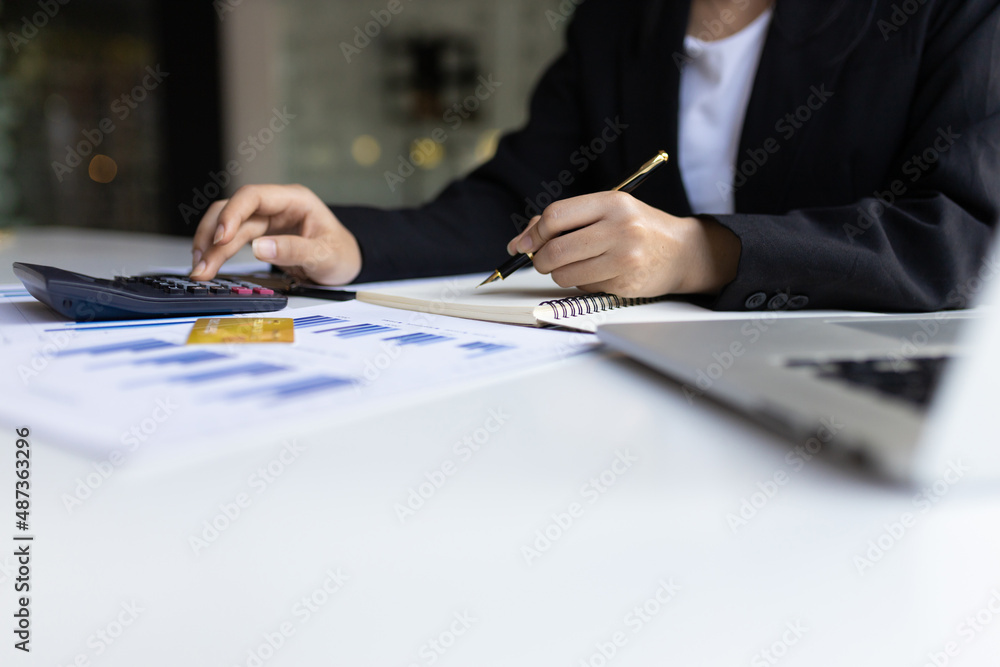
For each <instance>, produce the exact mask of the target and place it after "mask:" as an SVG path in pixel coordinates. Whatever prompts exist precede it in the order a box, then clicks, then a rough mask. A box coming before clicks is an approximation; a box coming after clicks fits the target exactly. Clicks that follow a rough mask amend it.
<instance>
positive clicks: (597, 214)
mask: <svg viewBox="0 0 1000 667" xmlns="http://www.w3.org/2000/svg"><path fill="white" fill-rule="evenodd" d="M634 202H635V200H634V199H633V198H632V196H631V195H628V194H625V193H624V192H597V193H594V194H590V195H582V196H579V197H570V198H569V199H563V200H562V201H557V202H555V203H554V204H550V205H549V206H548V207H547V208H546V209H545V210H544V211H542V216H541V219H540V220H539V221H538V224H536V225H535V226H534V227H532V228H531V229H528V230H526V232H527V233H525V234H522V236H521V239H520V240H519V241H518V243H517V250H518V252H535V251H537V250H539V249H540V248H541V247H542V246H543V245H545V243H547V242H548V241H549V239H552V238H555V237H556V236H558V235H559V234H561V233H563V232H565V231H568V230H571V229H579V228H580V227H586V226H587V225H591V224H593V223H595V222H598V221H600V220H605V219H609V218H612V217H615V216H617V215H619V214H620V213H622V212H623V211H625V210H626V209H627V207H629V206H630V205H632V204H633V203H634Z"/></svg>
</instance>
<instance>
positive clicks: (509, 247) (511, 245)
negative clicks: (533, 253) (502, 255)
mask: <svg viewBox="0 0 1000 667" xmlns="http://www.w3.org/2000/svg"><path fill="white" fill-rule="evenodd" d="M516 241H517V238H513V239H511V240H510V243H508V244H507V254H508V255H510V256H511V257H513V256H514V255H516V254H517V250H516V249H515V247H514V243H515V242H516Z"/></svg>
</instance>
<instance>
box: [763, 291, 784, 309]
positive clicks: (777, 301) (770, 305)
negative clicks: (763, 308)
mask: <svg viewBox="0 0 1000 667" xmlns="http://www.w3.org/2000/svg"><path fill="white" fill-rule="evenodd" d="M787 305H788V295H787V294H784V293H782V292H779V293H777V294H775V295H774V296H773V297H771V300H770V301H768V302H767V309H768V310H782V309H783V308H784V307H785V306H787Z"/></svg>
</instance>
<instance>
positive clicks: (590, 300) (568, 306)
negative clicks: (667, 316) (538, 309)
mask: <svg viewBox="0 0 1000 667" xmlns="http://www.w3.org/2000/svg"><path fill="white" fill-rule="evenodd" d="M664 298H666V297H662V296H654V297H635V298H623V297H620V296H615V295H614V294H607V293H605V292H601V293H598V294H586V295H583V296H570V297H566V298H565V299H555V300H553V301H542V303H540V304H539V305H541V306H549V307H550V308H552V312H553V313H554V314H555V319H557V320H561V319H564V318H567V317H578V316H580V315H592V314H594V313H599V312H603V311H605V310H613V309H615V308H626V307H628V306H641V305H643V304H646V303H653V302H654V301H660V300H662V299H664Z"/></svg>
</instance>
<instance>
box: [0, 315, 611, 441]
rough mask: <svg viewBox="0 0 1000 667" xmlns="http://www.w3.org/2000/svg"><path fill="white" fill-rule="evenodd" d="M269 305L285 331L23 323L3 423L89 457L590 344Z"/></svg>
mask: <svg viewBox="0 0 1000 667" xmlns="http://www.w3.org/2000/svg"><path fill="white" fill-rule="evenodd" d="M11 300H15V299H14V297H8V303H7V304H5V305H4V309H5V311H4V312H6V313H7V315H6V317H7V319H8V320H9V321H13V320H15V319H16V318H15V317H14V315H12V314H11V311H10V308H8V307H9V306H11V305H12V304H11V303H10V302H11ZM23 305H25V306H30V305H31V304H27V303H25V304H23ZM27 310H28V311H29V312H30V313H34V312H35V311H34V310H33V309H32V308H28V309H27ZM268 316H269V317H290V318H293V319H294V322H295V342H294V343H285V344H278V343H266V344H262V343H257V344H253V343H251V344H214V345H188V344H186V340H187V337H188V334H189V333H190V331H191V328H192V326H193V323H194V321H195V319H197V318H188V319H182V320H153V321H148V320H144V321H127V322H107V323H90V324H75V323H67V322H65V321H62V322H51V321H50V322H45V321H44V318H42V319H43V321H41V322H30V323H29V322H22V323H21V324H20V325H19V326H17V327H13V329H10V328H8V331H7V338H8V339H9V340H7V342H6V343H5V344H3V345H2V346H0V351H2V354H3V363H2V371H3V373H2V377H0V392H2V395H3V396H4V397H5V399H4V401H2V402H0V421H2V422H3V423H4V424H6V425H8V426H12V425H16V424H17V423H22V422H25V423H32V424H36V425H37V426H36V430H37V433H38V435H39V436H40V437H44V438H45V439H47V440H49V441H51V442H54V443H58V444H64V445H66V446H69V447H71V448H73V449H77V450H81V451H83V450H85V451H88V452H91V453H93V454H96V455H104V454H106V453H107V452H109V451H111V450H122V449H123V448H124V449H128V448H130V447H136V446H137V443H139V442H143V443H145V442H146V441H147V440H154V439H155V440H156V441H159V442H164V443H168V442H171V441H178V440H184V439H187V438H195V437H200V438H203V437H205V436H211V435H212V434H223V433H225V434H227V436H228V438H229V439H233V438H232V436H233V435H234V434H238V433H240V432H249V431H253V429H254V428H255V427H257V426H261V425H269V426H273V425H274V424H276V423H278V424H280V423H285V424H289V423H292V424H299V423H303V422H304V421H309V420H317V419H322V418H324V417H325V416H330V415H343V414H345V413H349V412H350V411H351V410H355V409H358V408H359V407H363V406H368V407H371V406H372V405H377V404H378V402H379V401H380V400H383V399H385V398H386V397H389V396H395V395H404V394H409V395H420V394H421V393H422V392H425V391H427V390H429V389H433V388H442V387H443V388H447V387H450V386H452V385H454V384H455V383H461V382H464V381H472V380H476V379H479V378H486V377H489V376H491V375H495V374H497V373H502V372H506V371H509V370H511V369H516V368H524V367H535V366H538V365H542V364H546V363H550V362H555V361H558V360H561V359H566V358H568V357H570V356H573V355H576V354H578V353H580V352H583V351H586V350H588V349H591V348H593V347H595V346H596V345H597V344H598V343H597V340H596V338H595V337H594V336H591V335H585V334H575V333H571V332H562V331H545V330H538V329H533V328H527V327H512V326H506V325H497V324H489V323H485V322H473V321H469V320H459V319H455V318H449V317H441V316H437V315H429V314H417V313H409V312H406V311H399V310H392V309H388V308H382V307H378V306H372V305H368V304H364V303H358V302H356V301H352V302H342V303H329V304H324V305H320V306H315V307H309V308H299V309H285V310H284V311H279V312H276V313H269V314H268ZM12 332H13V333H12Z"/></svg>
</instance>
